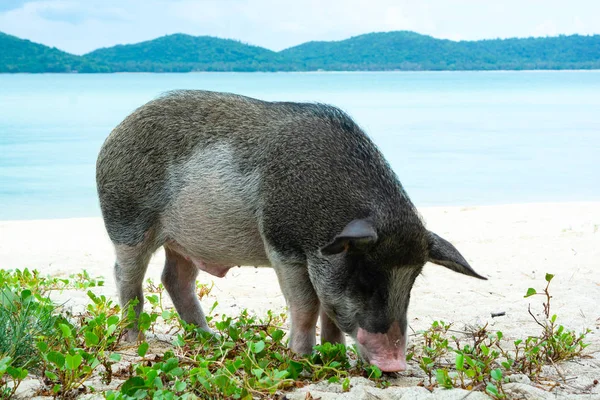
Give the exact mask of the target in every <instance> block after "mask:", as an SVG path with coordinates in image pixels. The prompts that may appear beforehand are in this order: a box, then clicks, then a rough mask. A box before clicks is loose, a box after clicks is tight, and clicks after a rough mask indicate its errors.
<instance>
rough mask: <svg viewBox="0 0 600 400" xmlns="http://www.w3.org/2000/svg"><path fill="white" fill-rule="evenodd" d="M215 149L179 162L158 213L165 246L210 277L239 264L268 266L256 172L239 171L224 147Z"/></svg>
mask: <svg viewBox="0 0 600 400" xmlns="http://www.w3.org/2000/svg"><path fill="white" fill-rule="evenodd" d="M225 150H226V149H225ZM217 153H220V154H214V151H213V152H212V153H211V154H209V155H208V156H207V155H206V154H204V155H198V156H197V157H196V158H195V159H192V160H190V161H189V162H188V165H184V168H185V169H184V171H185V174H182V175H181V176H180V178H179V179H178V180H179V187H178V188H177V191H176V193H177V194H176V195H175V196H174V199H173V200H172V202H171V204H170V206H169V207H168V208H167V210H165V212H164V213H163V215H162V218H161V225H162V229H163V233H164V235H165V238H166V245H167V246H169V248H171V249H172V250H173V251H175V252H177V253H179V254H181V255H182V256H184V257H186V258H187V259H189V260H191V261H192V262H193V263H194V264H195V265H196V266H197V267H198V268H199V269H202V270H204V271H206V272H208V273H211V274H213V275H215V276H224V275H225V273H227V270H228V269H229V268H231V267H234V266H238V265H251V266H269V265H270V263H269V260H268V258H267V254H266V251H265V244H264V241H263V239H262V237H261V235H260V232H259V224H258V218H259V217H258V215H257V213H258V211H257V210H258V199H257V192H258V183H259V177H258V175H257V174H251V175H247V176H244V175H241V174H240V173H239V172H237V170H235V169H234V168H233V167H232V166H233V165H234V164H233V160H232V159H231V157H230V154H229V152H227V151H224V149H218V150H217Z"/></svg>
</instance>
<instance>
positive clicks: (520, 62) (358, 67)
mask: <svg viewBox="0 0 600 400" xmlns="http://www.w3.org/2000/svg"><path fill="white" fill-rule="evenodd" d="M537 69H544V70H547V69H558V70H560V69H600V35H590V36H583V35H570V36H557V37H540V38H515V39H492V40H477V41H452V40H447V39H436V38H434V37H431V36H427V35H421V34H418V33H415V32H408V31H396V32H380V33H368V34H365V35H360V36H355V37H352V38H349V39H346V40H341V41H329V42H325V41H323V42H308V43H303V44H301V45H298V46H294V47H290V48H288V49H285V50H282V51H279V52H275V51H272V50H268V49H266V48H263V47H258V46H252V45H249V44H245V43H242V42H240V41H236V40H231V39H220V38H216V37H211V36H190V35H185V34H173V35H167V36H163V37H160V38H157V39H154V40H149V41H145V42H141V43H136V44H128V45H117V46H113V47H108V48H102V49H98V50H94V51H92V52H90V53H88V54H84V55H81V56H79V55H74V54H70V53H67V52H64V51H61V50H59V49H56V48H53V47H48V46H45V45H42V44H38V43H33V42H31V41H29V40H25V39H20V38H18V37H15V36H12V35H8V34H5V33H1V32H0V73H2V72H4V73H18V72H27V73H42V72H66V73H69V72H70V73H75V72H80V73H108V72H193V71H238V72H254V71H265V72H274V71H395V70H401V71H469V70H537Z"/></svg>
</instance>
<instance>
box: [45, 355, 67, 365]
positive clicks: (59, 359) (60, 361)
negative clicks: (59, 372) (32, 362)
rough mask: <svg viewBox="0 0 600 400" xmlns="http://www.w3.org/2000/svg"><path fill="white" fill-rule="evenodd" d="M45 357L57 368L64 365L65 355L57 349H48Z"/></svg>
mask: <svg viewBox="0 0 600 400" xmlns="http://www.w3.org/2000/svg"><path fill="white" fill-rule="evenodd" d="M46 359H47V360H48V361H49V362H51V363H53V364H54V365H56V366H57V367H58V368H62V367H63V366H64V365H65V356H63V355H62V354H61V353H59V352H58V351H50V352H49V353H48V355H46Z"/></svg>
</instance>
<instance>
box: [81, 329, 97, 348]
mask: <svg viewBox="0 0 600 400" xmlns="http://www.w3.org/2000/svg"><path fill="white" fill-rule="evenodd" d="M83 336H84V337H85V345H86V346H87V347H92V346H96V345H97V344H98V343H99V342H100V339H99V338H98V335H96V334H95V333H94V332H91V331H86V332H85V333H84V334H83Z"/></svg>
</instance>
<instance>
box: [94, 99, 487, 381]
mask: <svg viewBox="0 0 600 400" xmlns="http://www.w3.org/2000/svg"><path fill="white" fill-rule="evenodd" d="M96 178H97V185H98V195H99V198H100V205H101V208H102V215H103V217H104V222H105V225H106V229H107V231H108V234H109V236H110V239H111V240H112V242H113V243H114V246H115V251H116V258H117V260H116V264H115V278H116V282H117V288H118V291H119V297H120V302H121V304H122V305H125V304H127V303H128V302H130V301H131V300H134V299H137V300H139V304H138V306H137V308H136V312H137V313H138V314H139V312H141V310H142V302H143V293H142V282H143V280H144V274H145V272H146V268H147V265H148V262H149V260H150V257H151V255H152V253H153V252H154V251H156V250H157V249H158V248H159V247H160V246H163V247H164V248H165V253H166V263H165V267H164V271H163V273H162V282H163V283H164V286H165V288H166V289H167V291H168V293H169V295H170V297H171V298H172V300H173V303H174V305H175V308H176V309H177V311H178V313H179V315H180V316H181V318H182V319H184V320H185V321H187V322H189V323H194V324H196V325H198V326H200V327H202V328H203V329H206V330H208V329H209V328H208V326H207V324H206V320H205V316H204V313H203V312H202V308H201V306H200V303H199V301H198V299H197V297H196V294H195V282H196V275H197V274H198V270H202V271H205V272H208V273H209V274H212V275H214V276H218V277H223V276H225V274H226V273H227V271H228V270H229V269H230V268H231V267H233V266H237V265H255V266H272V267H273V268H274V269H275V272H276V273H277V277H278V279H279V284H280V286H281V290H282V291H283V294H284V296H285V298H286V301H287V304H288V307H289V310H290V314H291V331H290V340H289V345H290V347H291V348H292V349H293V350H294V351H296V352H299V353H309V352H310V351H311V350H312V347H313V346H314V345H315V325H316V323H317V319H318V318H319V316H320V318H321V338H322V340H323V341H329V342H334V343H335V342H337V343H340V342H344V334H343V333H347V334H349V335H350V336H352V337H353V338H354V339H355V340H356V343H357V344H358V349H359V351H360V354H361V356H362V357H363V358H364V359H365V360H367V361H368V362H370V363H372V364H374V365H377V366H378V367H379V368H381V370H383V371H401V370H404V369H406V359H405V349H406V329H407V316H406V312H407V308H408V302H409V299H410V291H411V288H412V286H413V283H414V281H415V279H416V278H417V276H418V275H419V274H420V272H421V270H422V268H423V265H424V264H425V263H426V262H427V261H430V262H433V263H436V264H440V265H443V266H445V267H447V268H450V269H452V270H454V271H456V272H460V273H462V274H465V275H470V276H474V277H477V278H481V279H485V278H483V277H481V276H480V275H478V274H477V273H476V272H475V271H473V269H471V267H470V266H469V264H468V263H467V261H465V259H464V258H463V257H462V256H461V255H460V253H459V252H458V251H457V250H456V249H455V248H454V247H453V246H452V245H451V244H450V243H449V242H447V241H446V240H444V239H442V238H441V237H439V236H437V235H436V234H435V233H432V232H430V231H428V230H427V229H426V228H425V226H424V224H423V221H422V220H421V219H420V217H419V215H418V213H417V211H416V209H415V207H414V206H413V204H412V203H411V201H410V199H409V198H408V196H407V194H406V192H405V191H404V189H403V188H402V185H401V184H400V182H399V181H398V178H397V177H396V175H395V174H394V172H393V171H392V170H391V168H390V166H389V165H388V164H387V162H386V161H385V160H384V158H383V156H382V154H381V153H380V152H379V150H378V149H377V147H376V146H375V145H374V144H373V142H371V140H370V139H369V138H368V137H367V135H366V134H365V133H364V132H363V131H362V130H361V129H360V128H359V127H358V125H357V124H356V123H355V122H354V121H353V120H352V119H351V118H350V117H349V116H348V115H346V114H345V113H343V112H342V111H340V110H339V109H337V108H335V107H332V106H328V105H322V104H303V103H289V102H266V101H260V100H256V99H252V98H249V97H244V96H238V95H234V94H226V93H216V92H206V91H177V92H172V93H170V94H167V95H165V96H163V97H160V98H158V99H156V100H154V101H151V102H149V103H147V104H146V105H144V106H142V107H140V108H139V109H137V110H136V111H134V112H133V113H132V114H131V115H129V116H128V117H127V118H126V119H125V120H124V121H123V122H121V124H120V125H119V126H117V127H116V128H115V129H114V130H113V131H112V133H111V134H110V136H109V137H108V139H107V140H106V142H105V143H104V145H103V147H102V150H101V151H100V155H99V157H98V162H97V177H96ZM130 335H131V336H133V337H135V336H137V332H134V331H132V332H130Z"/></svg>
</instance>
